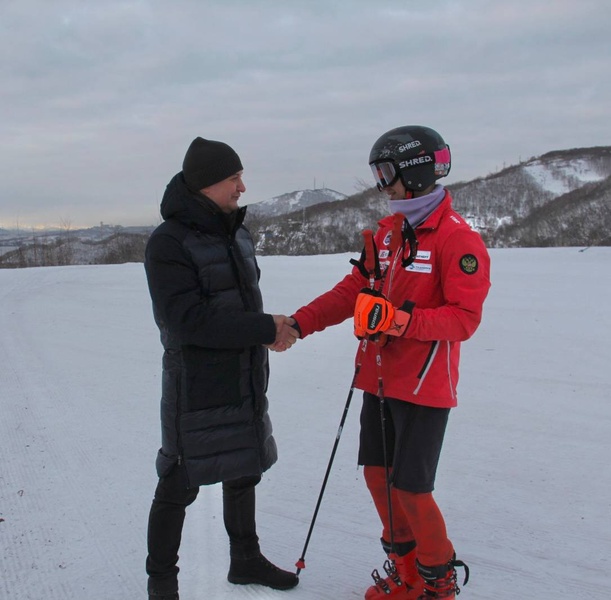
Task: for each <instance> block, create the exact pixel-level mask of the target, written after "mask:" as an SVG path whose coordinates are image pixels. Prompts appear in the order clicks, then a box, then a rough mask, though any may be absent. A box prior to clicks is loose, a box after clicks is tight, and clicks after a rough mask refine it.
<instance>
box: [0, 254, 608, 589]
mask: <svg viewBox="0 0 611 600" xmlns="http://www.w3.org/2000/svg"><path fill="white" fill-rule="evenodd" d="M351 256H353V255H348V254H337V255H332V256H307V257H306V256H304V257H283V256H269V257H262V258H261V259H260V261H259V262H260V266H261V269H262V280H261V283H262V287H263V293H264V298H265V300H266V308H267V310H268V311H269V312H274V313H278V312H285V313H290V312H292V311H294V310H295V309H297V308H298V307H299V306H301V305H302V304H303V303H304V302H306V301H307V300H310V299H311V298H312V297H314V295H317V294H318V293H320V292H323V291H325V290H326V289H328V287H329V286H330V285H332V284H333V283H335V282H336V281H338V280H339V279H340V278H341V277H342V276H343V275H344V274H345V273H346V272H347V271H348V269H349V268H350V265H349V263H348V260H349V258H351ZM491 258H492V282H493V286H492V289H491V292H490V296H489V298H488V300H487V302H486V306H485V310H484V320H483V323H482V326H481V327H480V329H479V331H478V332H477V333H476V334H475V336H474V337H473V339H471V340H469V341H468V342H466V343H465V344H464V345H463V349H462V365H463V366H462V371H461V381H460V384H459V406H458V408H457V409H455V410H453V411H452V415H451V417H450V422H449V425H448V433H447V436H446V441H445V445H444V452H443V454H442V459H441V464H440V468H439V472H438V479H437V490H436V492H435V495H436V498H437V500H438V502H439V504H440V506H441V507H442V509H443V511H444V513H445V516H446V519H447V522H448V529H449V533H450V536H451V538H452V540H453V542H454V544H455V546H456V549H457V551H458V555H459V557H460V558H461V559H463V560H464V561H466V562H467V563H468V564H469V566H470V569H471V580H470V581H469V583H468V585H467V586H465V587H463V589H462V593H461V595H460V599H461V600H490V599H491V598H494V599H495V600H515V599H516V598H519V599H531V598H532V599H537V600H548V599H550V600H551V599H553V600H576V599H579V600H581V599H583V600H586V599H587V600H608V598H609V597H610V596H611V583H610V578H609V548H611V530H610V528H609V526H608V522H609V508H610V507H609V498H611V470H610V469H609V465H608V457H609V430H610V429H609V428H610V427H611V403H610V402H609V398H611V379H610V376H609V369H608V362H609V352H608V332H609V330H610V329H611V312H610V311H609V310H608V307H609V304H610V303H611V276H610V275H611V266H610V265H611V248H589V249H587V250H585V251H584V250H583V249H582V250H581V251H580V250H578V249H576V248H550V249H534V250H533V249H495V250H492V251H491ZM0 302H1V303H2V311H0V330H1V331H2V336H1V337H0V380H1V381H2V393H1V394H0V414H1V415H2V417H1V418H0V440H1V444H2V460H1V461H0V570H1V572H2V577H1V578H0V598H2V599H5V598H6V600H110V599H111V598H112V600H134V599H135V598H145V585H146V577H145V573H144V560H145V554H146V551H145V546H146V541H145V540H146V520H147V514H148V510H149V507H150V502H151V499H152V494H153V490H154V486H155V483H156V477H155V471H154V459H155V455H156V452H157V448H158V446H159V439H160V426H159V397H160V390H161V381H160V379H161V345H160V343H159V334H158V331H157V329H156V328H155V326H154V323H153V319H152V315H151V306H150V299H149V297H148V291H147V289H146V282H145V276H144V270H143V268H142V265H140V264H126V265H111V266H72V267H56V268H31V269H12V270H7V269H3V270H0ZM351 330H352V326H351V323H349V322H345V323H343V324H342V325H340V326H337V327H334V328H331V329H329V330H327V331H325V332H323V333H320V334H316V335H314V336H312V337H310V338H308V339H306V340H304V341H300V342H298V343H297V344H296V345H295V347H294V348H293V349H291V350H290V351H288V352H286V353H283V354H272V355H271V357H270V359H271V380H270V388H269V393H268V395H269V400H270V415H271V419H272V421H273V424H274V433H275V436H276V440H277V442H278V446H279V454H280V460H279V462H278V464H276V465H275V466H274V467H272V469H270V471H269V472H268V473H266V474H265V476H264V478H263V481H262V483H261V484H260V485H259V486H258V497H257V506H258V508H257V523H258V528H259V535H260V538H261V544H262V548H263V551H264V552H265V553H266V555H267V556H268V557H269V558H270V559H271V560H274V561H276V562H277V563H278V564H280V565H281V566H283V567H285V568H291V567H292V565H293V564H294V562H295V561H296V560H297V559H298V558H299V557H300V555H301V551H302V548H303V544H304V541H305V536H306V533H307V530H308V527H309V524H310V521H311V518H312V514H313V511H314V506H315V503H316V499H317V497H318V494H319V491H320V486H321V483H322V479H323V476H324V472H325V469H326V467H327V463H328V460H329V456H330V452H331V448H332V446H333V442H334V440H335V436H336V434H337V428H338V423H339V420H340V417H341V414H342V411H343V407H344V405H345V401H346V397H347V393H348V388H349V385H350V381H351V378H352V373H353V369H354V366H353V359H354V355H355V351H356V341H355V339H354V337H353V335H352V331H351ZM359 400H360V394H359V393H358V392H357V393H355V395H354V398H353V401H352V406H351V408H350V412H349V414H348V418H347V421H346V425H345V427H344V430H343V432H342V437H341V440H340V443H339V449H338V452H337V455H336V457H335V461H334V465H333V469H332V472H331V476H330V479H329V483H328V486H327V489H326V492H325V496H324V498H323V502H322V504H321V509H320V513H319V515H318V520H317V524H316V526H315V528H314V531H313V535H312V539H311V542H310V545H309V547H308V552H307V554H306V557H305V558H306V567H307V568H306V569H305V570H304V571H303V572H302V574H301V582H300V584H299V586H298V587H297V588H295V589H294V590H291V591H289V592H275V591H269V590H267V589H264V588H261V587H258V586H238V587H236V586H232V585H231V584H229V583H228V582H227V581H226V579H225V577H226V572H227V568H228V543H227V539H226V536H225V533H224V530H223V525H222V510H221V502H220V490H219V486H218V485H216V486H209V487H205V488H203V489H202V491H201V493H200V496H199V498H198V499H197V501H196V502H195V504H193V506H191V507H190V508H189V510H188V513H187V521H186V527H185V533H184V536H183V544H182V548H181V552H180V566H181V573H180V578H181V579H180V585H181V599H183V600H195V599H214V600H230V599H231V600H272V599H274V600H280V599H282V598H286V599H289V598H290V599H291V600H338V599H339V600H342V599H354V600H362V598H363V593H364V590H365V589H366V588H367V586H368V585H369V584H370V581H371V580H370V577H369V573H370V572H371V570H372V569H373V568H378V569H379V568H380V567H381V565H382V560H383V556H382V552H381V549H380V544H379V541H378V540H379V536H380V526H379V523H378V521H377V516H376V514H375V509H374V507H373V505H372V503H371V501H370V499H369V495H368V493H367V491H366V489H365V484H364V481H363V477H362V471H361V470H360V469H358V468H357V467H356V451H357V444H358V418H359V405H360V401H359Z"/></svg>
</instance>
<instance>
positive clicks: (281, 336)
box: [267, 315, 299, 352]
mask: <svg viewBox="0 0 611 600" xmlns="http://www.w3.org/2000/svg"><path fill="white" fill-rule="evenodd" d="M272 316H273V317H274V323H275V324H276V339H275V340H274V343H273V344H269V345H268V346H267V348H269V349H270V350H273V351H274V352H284V351H285V350H288V349H289V348H290V347H291V346H292V345H293V344H294V343H295V342H296V341H297V338H299V332H298V331H297V330H296V329H295V328H293V325H294V324H295V319H293V318H292V317H287V316H286V315H272Z"/></svg>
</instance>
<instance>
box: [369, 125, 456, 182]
mask: <svg viewBox="0 0 611 600" xmlns="http://www.w3.org/2000/svg"><path fill="white" fill-rule="evenodd" d="M450 164H451V159H450V147H449V146H448V145H447V144H446V143H445V142H444V141H443V138H442V137H441V136H440V135H439V134H438V133H437V132H436V131H435V130H434V129H431V128H430V127H421V126H420V125H406V126H405V127H397V128H396V129H391V130H390V131H387V132H386V133H385V134H384V135H383V136H381V137H380V138H379V139H378V140H377V141H376V143H375V144H374V145H373V148H372V149H371V152H370V153H369V165H370V167H371V170H372V171H373V175H374V177H375V179H376V183H377V185H378V189H379V190H380V191H381V190H382V189H383V188H385V187H387V186H389V185H392V184H393V183H395V181H397V179H398V178H399V177H401V181H402V182H403V185H404V186H405V188H406V189H408V190H410V191H412V192H419V191H422V190H425V189H426V188H428V187H429V186H431V185H432V184H434V183H435V182H436V181H437V180H438V179H440V178H441V177H445V176H446V175H447V174H448V173H449V172H450Z"/></svg>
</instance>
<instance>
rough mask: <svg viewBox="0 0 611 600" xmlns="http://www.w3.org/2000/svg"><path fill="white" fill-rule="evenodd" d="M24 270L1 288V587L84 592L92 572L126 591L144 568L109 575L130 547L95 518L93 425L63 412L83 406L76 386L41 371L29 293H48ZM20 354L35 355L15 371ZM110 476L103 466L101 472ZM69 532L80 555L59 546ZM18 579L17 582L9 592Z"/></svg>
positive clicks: (70, 594)
mask: <svg viewBox="0 0 611 600" xmlns="http://www.w3.org/2000/svg"><path fill="white" fill-rule="evenodd" d="M20 275H23V276H24V277H23V279H21V280H20V279H18V278H16V279H15V281H14V282H13V283H12V285H9V286H7V287H3V289H2V302H3V305H4V310H3V312H2V316H1V317H0V324H1V325H0V326H1V327H2V331H3V336H2V345H1V350H0V352H1V354H0V365H1V366H0V377H1V380H2V381H3V383H4V384H5V385H6V387H5V390H7V391H8V393H6V394H4V395H3V397H4V400H3V401H2V403H3V404H5V406H3V408H2V414H3V415H5V418H4V419H3V424H2V426H1V428H2V433H3V435H2V439H3V440H4V444H6V445H7V447H8V448H10V449H11V450H12V451H11V452H10V457H9V460H7V461H4V462H5V464H4V465H3V469H2V471H3V472H4V473H6V475H3V478H4V477H6V478H7V481H6V483H7V484H8V485H5V486H3V487H4V489H5V490H6V493H5V494H3V495H2V496H0V498H2V506H3V507H5V508H6V507H8V511H7V512H6V513H5V514H4V518H5V519H6V521H5V522H4V523H2V524H1V525H2V526H3V531H4V533H5V534H8V538H9V540H10V541H9V545H8V546H7V547H6V548H4V549H3V552H2V560H3V563H5V562H6V565H3V569H2V571H3V573H4V577H3V587H4V588H5V591H6V592H7V594H9V595H10V596H9V597H11V598H13V599H14V600H26V599H27V600H29V599H30V598H32V599H36V600H38V599H39V598H41V597H44V598H45V599H48V600H60V599H62V600H67V599H74V600H81V598H83V597H85V596H88V597H89V598H92V596H91V595H90V594H87V592H86V588H87V580H88V579H89V578H91V577H97V578H101V577H105V578H106V579H108V580H109V584H110V585H111V587H113V588H114V587H117V588H119V589H121V592H120V594H122V596H121V597H125V598H126V599H127V598H129V597H132V596H133V593H134V592H137V591H141V590H142V589H143V587H144V584H143V581H144V577H142V578H141V579H140V580H138V577H137V576H135V575H133V574H132V572H131V571H130V572H129V573H128V574H129V576H128V577H127V580H123V581H121V582H117V585H116V586H115V585H112V581H113V580H115V579H116V578H117V577H119V578H120V577H121V574H122V573H125V567H124V565H123V562H124V561H123V560H122V559H121V556H122V554H123V548H121V547H120V545H119V544H120V539H117V537H116V536H115V534H116V531H114V530H113V529H112V528H108V527H105V526H104V524H103V523H92V522H91V519H90V518H89V514H88V511H87V504H88V502H89V499H90V497H91V489H90V487H89V486H90V484H88V481H89V478H90V477H89V478H86V479H83V480H82V481H81V480H80V477H79V476H80V474H87V472H88V471H91V467H92V466H94V467H95V466H98V468H99V463H100V461H99V458H98V457H97V456H96V448H95V447H93V448H90V446H89V440H88V439H87V438H86V433H85V435H80V436H79V435H74V428H75V421H78V419H76V420H75V419H71V418H64V416H68V415H74V414H76V415H77V416H78V415H79V414H81V413H82V412H83V411H82V407H78V406H76V405H75V399H74V398H72V397H71V394H70V390H69V389H66V388H65V387H63V386H62V385H61V383H60V384H59V385H57V384H58V382H61V381H64V380H63V379H62V378H61V377H56V378H54V379H53V380H51V381H46V380H45V377H44V369H43V367H44V361H43V360H41V358H42V357H41V356H40V351H41V350H40V348H39V347H38V343H37V339H36V331H35V321H36V317H35V316H34V315H31V314H30V313H29V312H28V308H29V304H28V298H29V297H30V296H31V295H32V294H35V293H43V290H44V286H45V278H44V277H39V276H40V272H38V273H37V272H35V271H27V270H25V271H22V272H20ZM23 364H26V365H28V366H27V372H28V377H27V380H25V379H23V378H21V377H20V376H19V374H18V373H19V372H20V371H21V372H23V366H22V365H23ZM13 365H14V366H13ZM76 400H77V401H78V400H79V399H76ZM79 408H80V410H79ZM58 417H59V418H58ZM76 427H78V422H76ZM15 450H16V451H17V452H15ZM20 452H21V453H22V454H20ZM112 476H113V474H112V473H99V481H104V480H109V479H111V478H112ZM15 488H19V489H15ZM49 517H50V518H49ZM66 538H68V539H70V540H72V543H70V544H67V547H72V548H74V550H75V555H74V556H72V555H71V556H61V555H55V554H54V551H53V547H54V540H56V541H59V540H65V539H66ZM57 545H58V547H59V548H63V547H64V546H65V544H57ZM56 569H61V571H62V576H61V577H59V578H58V576H57V574H56V573H53V576H47V574H50V573H51V572H52V571H55V570H56ZM58 580H59V585H58ZM48 581H51V582H52V585H49V583H48ZM119 583H120V585H119ZM97 587H99V586H97ZM11 588H14V589H15V590H19V592H18V593H11ZM24 594H25V595H24ZM123 594H124V596H123ZM105 595H106V594H105ZM117 597H119V596H117ZM98 600H105V599H104V598H102V597H100V598H99V599H98Z"/></svg>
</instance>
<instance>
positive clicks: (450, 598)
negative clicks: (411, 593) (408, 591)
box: [416, 554, 469, 600]
mask: <svg viewBox="0 0 611 600" xmlns="http://www.w3.org/2000/svg"><path fill="white" fill-rule="evenodd" d="M416 565H417V567H418V572H419V573H420V575H421V576H422V579H423V580H424V592H423V593H422V595H421V596H418V599H417V600H432V599H433V598H436V599H437V598H438V599H443V600H454V599H455V598H456V596H458V594H460V588H459V587H458V584H457V582H456V579H457V575H456V567H463V568H464V570H465V580H464V581H463V585H466V584H467V581H469V567H468V566H467V565H466V564H465V563H464V562H463V561H462V560H456V554H454V556H452V558H451V559H450V561H449V562H447V563H446V564H444V565H436V566H434V567H426V566H424V565H422V564H420V563H419V562H418V561H416Z"/></svg>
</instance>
